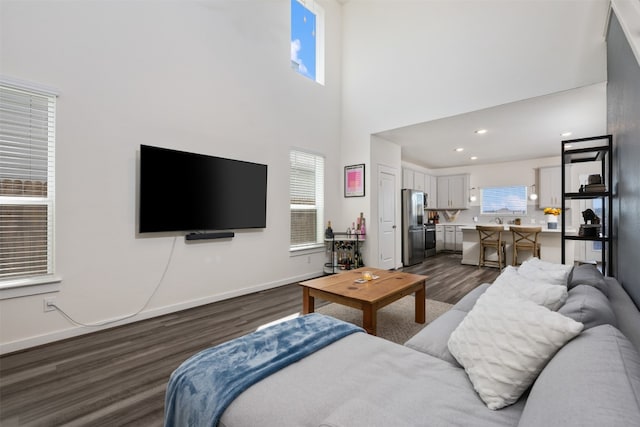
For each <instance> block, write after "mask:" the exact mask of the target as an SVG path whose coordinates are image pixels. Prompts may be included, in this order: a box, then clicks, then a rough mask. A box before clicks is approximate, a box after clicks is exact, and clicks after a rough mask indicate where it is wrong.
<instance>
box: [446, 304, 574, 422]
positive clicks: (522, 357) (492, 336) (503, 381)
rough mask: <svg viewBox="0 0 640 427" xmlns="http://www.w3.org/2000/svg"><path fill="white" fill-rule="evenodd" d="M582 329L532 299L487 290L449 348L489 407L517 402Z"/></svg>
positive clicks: (570, 320) (450, 342) (462, 323)
mask: <svg viewBox="0 0 640 427" xmlns="http://www.w3.org/2000/svg"><path fill="white" fill-rule="evenodd" d="M582 328H583V326H582V323H578V322H576V321H574V320H572V319H569V318H568V317H565V316H562V315H561V314H558V313H556V312H553V311H551V310H548V309H547V308H545V307H542V306H540V305H537V304H536V303H534V302H531V301H528V300H525V299H522V298H514V297H506V296H501V295H487V294H486V293H485V294H484V295H482V296H481V297H480V298H479V299H478V301H477V302H476V305H475V306H474V308H473V310H471V311H470V312H469V314H468V315H467V317H465V319H464V320H463V321H462V322H461V323H460V325H459V326H458V327H457V328H456V330H455V331H453V333H452V334H451V337H450V338H449V342H448V347H449V351H450V352H451V354H452V355H453V356H454V357H455V358H456V360H457V361H458V362H459V363H460V365H462V366H463V367H464V369H465V371H466V373H467V375H468V376H469V380H470V381H471V383H472V384H473V387H474V389H475V390H476V392H477V393H478V395H479V396H480V398H481V399H482V400H483V401H484V402H485V404H486V405H487V407H488V408H489V409H500V408H503V407H505V406H508V405H511V404H512V403H514V402H516V401H517V400H518V399H519V398H520V396H521V395H522V393H523V392H524V391H525V390H526V389H527V388H528V387H529V386H530V385H531V384H532V383H533V381H535V379H536V377H537V375H538V374H539V373H540V371H541V370H542V369H543V368H544V366H545V364H546V363H547V361H548V360H549V359H550V358H551V357H553V355H554V354H555V353H556V351H557V350H558V349H559V348H561V347H562V346H563V345H564V344H565V343H566V342H567V341H569V340H570V339H572V338H573V337H575V336H576V335H578V334H579V333H580V332H581V331H582Z"/></svg>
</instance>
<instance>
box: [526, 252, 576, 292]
mask: <svg viewBox="0 0 640 427" xmlns="http://www.w3.org/2000/svg"><path fill="white" fill-rule="evenodd" d="M571 268H572V267H571V266H570V265H564V264H554V263H552V262H547V261H541V260H540V259H538V258H529V259H528V260H526V261H525V262H523V263H522V265H520V267H518V274H520V275H521V276H523V277H526V278H528V279H532V280H540V281H543V282H546V283H550V284H552V285H562V286H567V277H568V276H569V273H570V272H571Z"/></svg>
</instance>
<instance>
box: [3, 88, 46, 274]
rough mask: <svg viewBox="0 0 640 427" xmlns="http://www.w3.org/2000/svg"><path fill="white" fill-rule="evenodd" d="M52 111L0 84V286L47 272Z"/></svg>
mask: <svg viewBox="0 0 640 427" xmlns="http://www.w3.org/2000/svg"><path fill="white" fill-rule="evenodd" d="M55 107H56V97H55V95H54V94H50V93H42V92H37V91H33V90H31V89H28V90H27V89H22V88H18V87H14V86H11V85H6V84H0V287H2V285H3V282H4V283H8V282H7V281H8V280H13V279H22V278H29V277H35V276H44V275H51V274H53V208H54V144H55V128H54V125H55Z"/></svg>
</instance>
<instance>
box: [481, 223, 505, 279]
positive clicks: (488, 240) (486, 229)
mask: <svg viewBox="0 0 640 427" xmlns="http://www.w3.org/2000/svg"><path fill="white" fill-rule="evenodd" d="M476 230H478V237H479V239H480V255H479V258H478V267H485V266H487V267H496V266H497V267H498V268H499V269H500V270H502V265H503V264H504V263H505V260H506V252H505V246H506V243H505V241H504V240H502V232H503V231H504V227H503V226H502V225H476ZM487 248H491V249H495V250H496V253H497V254H498V260H497V261H493V260H488V259H486V257H485V251H486V249H487Z"/></svg>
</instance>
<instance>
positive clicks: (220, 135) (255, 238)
mask: <svg viewBox="0 0 640 427" xmlns="http://www.w3.org/2000/svg"><path fill="white" fill-rule="evenodd" d="M320 4H321V5H322V6H323V7H324V9H325V13H326V23H327V27H326V55H327V56H326V78H325V82H326V84H325V85H324V86H321V85H318V84H316V83H315V82H312V81H310V80H308V79H306V78H304V77H302V76H300V75H298V74H297V73H295V72H294V71H292V70H291V69H290V66H289V49H290V38H289V0H269V1H265V0H251V1H236V0H211V1H184V0H173V1H163V2H134V1H127V2H113V1H107V0H103V1H91V2H78V1H56V2H49V1H29V2H23V1H11V0H9V1H3V2H2V4H1V6H0V7H1V9H0V28H1V29H0V31H1V33H0V39H1V40H2V49H0V51H1V52H0V55H1V57H0V60H1V61H0V63H1V64H2V65H1V66H2V68H1V70H0V72H1V74H2V75H4V76H8V77H12V78H17V79H21V80H25V81H30V82H34V83H38V84H42V85H46V86H50V87H54V88H57V89H58V90H59V92H60V97H59V99H58V114H57V150H56V161H57V181H56V186H57V201H56V272H57V274H58V275H59V276H61V277H62V284H61V287H60V289H61V290H60V292H58V293H56V294H55V295H54V296H55V298H56V302H57V304H58V305H59V306H60V307H62V308H63V309H64V310H65V311H66V312H67V313H69V314H70V315H71V316H73V317H74V318H75V319H77V320H79V321H81V322H84V323H92V322H101V321H104V320H108V319H114V318H118V317H120V316H125V315H128V314H130V313H134V312H135V311H137V310H138V309H140V308H141V307H142V305H143V304H144V302H145V301H146V299H147V298H148V297H149V296H150V294H151V292H152V291H153V289H154V287H155V286H156V284H157V283H158V281H159V279H160V277H161V274H162V271H163V269H164V267H165V264H166V263H167V260H168V256H169V253H170V249H171V246H172V242H173V237H172V235H166V236H161V237H146V236H145V237H143V236H137V235H136V228H135V227H136V208H135V207H136V186H135V183H136V168H137V157H138V150H139V146H140V144H151V145H159V146H163V147H168V148H173V149H179V150H185V151H193V152H198V153H205V154H210V155H216V156H221V157H229V158H235V159H241V160H246V161H253V162H260V163H266V164H268V166H269V172H268V174H269V175H268V202H267V205H268V207H267V228H266V229H264V230H258V231H240V232H237V233H236V237H235V238H233V239H232V240H226V241H215V240H214V241H205V242H201V243H194V244H186V243H185V241H184V238H183V237H178V240H177V242H176V246H175V251H174V254H173V258H172V260H171V263H170V266H169V269H168V272H167V275H166V277H165V280H164V282H163V283H162V285H161V286H160V288H159V290H158V292H157V294H156V295H155V296H154V297H153V299H152V300H151V302H150V304H149V306H148V308H147V309H146V310H145V311H144V312H143V314H142V315H140V316H137V317H135V318H133V319H132V320H137V319H140V318H143V317H148V316H151V315H153V314H157V313H162V312H167V311H171V310H175V309H179V308H186V307H188V306H191V305H197V304H201V303H205V302H209V301H214V300H217V299H221V298H225V297H229V296H233V295H237V294H242V293H247V292H249V291H251V290H256V289H261V288H266V287H273V286H275V285H279V284H284V283H290V282H294V281H296V280H298V279H300V278H304V277H309V276H311V275H315V274H319V273H320V272H321V271H322V264H323V262H324V256H325V254H324V252H323V251H322V252H319V253H315V254H311V255H309V256H307V255H305V256H300V257H290V256H289V251H288V249H289V211H288V208H289V206H288V191H287V188H288V185H289V182H288V151H289V149H290V148H291V147H298V148H302V149H308V150H312V151H314V152H317V153H321V154H323V155H325V156H326V160H327V162H326V171H327V173H326V177H327V182H326V203H327V217H328V218H331V217H335V216H337V215H338V213H339V212H340V211H339V207H340V205H341V202H342V189H341V181H340V179H341V178H340V176H341V171H342V164H341V162H340V160H339V156H340V148H339V147H340V102H341V100H340V94H341V46H342V40H341V31H342V30H341V14H340V5H339V4H338V3H336V2H335V1H333V0H323V1H320ZM168 173H170V171H168ZM337 190H339V191H337ZM95 329H96V328H76V327H74V326H73V325H72V324H71V323H69V322H68V321H67V320H65V319H64V318H63V317H62V316H61V315H60V314H59V313H56V312H50V313H44V312H43V296H42V295H39V296H31V297H22V298H13V299H8V300H3V301H0V331H1V333H0V335H1V345H2V347H1V350H2V351H3V352H6V351H12V350H16V349H19V348H22V347H25V346H29V345H33V344H39V343H42V342H47V341H50V340H53V339H57V338H62V337H65V336H71V335H74V334H79V333H84V332H87V331H92V330H95Z"/></svg>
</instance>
